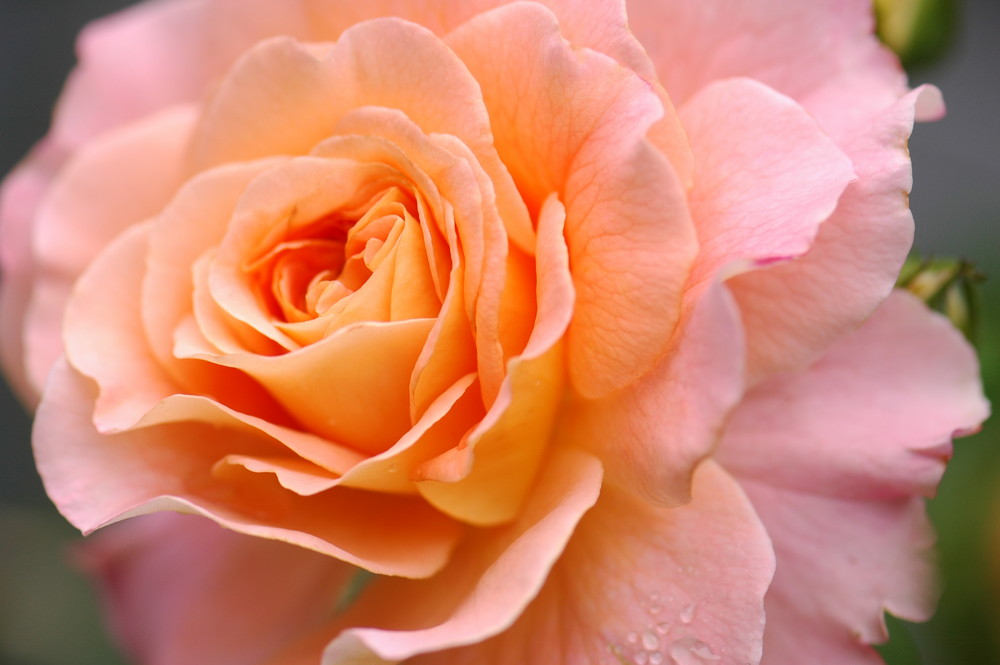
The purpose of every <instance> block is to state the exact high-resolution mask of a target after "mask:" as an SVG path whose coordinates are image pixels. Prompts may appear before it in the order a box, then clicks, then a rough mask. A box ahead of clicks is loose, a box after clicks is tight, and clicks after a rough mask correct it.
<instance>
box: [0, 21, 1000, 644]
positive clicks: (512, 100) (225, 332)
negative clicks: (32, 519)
mask: <svg viewBox="0 0 1000 665" xmlns="http://www.w3.org/2000/svg"><path fill="white" fill-rule="evenodd" d="M493 4H501V5H503V6H500V7H493V6H492V5H493ZM252 9H253V11H249V10H248V9H247V4H246V3H238V4H237V3H228V2H207V1H205V2H202V1H195V2H186V3H181V2H174V3H161V4H158V5H149V6H143V7H140V8H137V9H136V10H133V12H131V13H130V14H125V15H123V16H122V17H120V18H117V19H111V21H110V22H108V23H105V24H103V25H100V26H98V27H95V28H94V29H92V31H91V32H90V34H89V35H87V36H86V37H85V38H84V42H83V48H82V51H83V62H82V64H81V67H80V69H78V71H77V73H76V74H75V75H74V79H73V80H72V81H71V84H70V86H69V88H68V90H67V93H66V96H65V98H64V101H63V102H62V106H61V109H60V114H59V116H58V117H57V120H56V125H55V127H54V129H53V134H52V136H51V137H50V139H49V140H48V143H47V144H45V145H43V147H42V148H41V149H40V152H39V154H38V155H36V156H35V157H34V158H33V159H30V160H29V161H28V162H27V163H26V165H25V166H24V167H23V168H22V170H21V171H20V172H19V173H18V174H15V175H14V176H12V178H11V180H10V181H8V184H7V185H6V189H5V198H4V208H5V212H4V217H3V220H4V221H3V231H4V234H5V243H4V246H5V247H11V248H17V247H19V246H23V245H24V244H25V243H26V242H27V240H26V238H27V237H28V236H29V235H33V236H34V240H33V244H34V250H33V251H34V253H33V254H32V253H28V252H25V251H23V250H22V251H9V252H8V256H5V258H4V268H5V275H6V277H5V282H4V285H5V289H6V290H7V294H5V297H4V300H3V302H4V303H5V307H6V308H7V311H8V313H7V316H8V318H7V319H6V320H7V321H10V320H12V319H13V320H15V321H20V320H21V319H22V317H23V319H24V331H25V333H24V340H25V343H26V344H25V346H26V351H27V353H26V361H27V370H26V371H25V372H24V373H23V376H24V377H25V379H24V381H23V382H22V385H24V386H25V388H24V391H25V392H26V393H27V394H28V395H29V397H30V395H31V393H32V391H33V390H37V389H38V386H40V385H41V381H42V378H41V377H42V376H43V375H44V374H46V373H48V374H49V378H48V383H47V384H46V387H45V391H44V395H43V398H42V404H41V406H40V408H39V411H38V415H37V424H36V431H35V445H36V451H37V456H38V461H39V468H40V471H41V472H42V475H43V478H44V479H45V482H46V486H47V488H48V490H49V492H50V494H51V496H52V497H53V499H54V501H55V502H56V503H57V505H58V506H59V507H60V509H61V510H62V511H63V512H64V514H66V515H67V517H69V518H70V520H71V521H73V522H74V523H75V524H77V525H78V526H80V527H81V528H84V529H86V530H90V529H93V528H96V527H98V526H100V525H102V524H105V523H107V522H109V521H112V520H115V519H120V518H121V517H124V516H128V515H134V514H138V513H143V512H150V511H153V510H158V509H163V508H173V509H180V510H184V511H190V512H197V513H200V514H202V515H207V516H209V517H211V518H213V519H214V520H216V521H218V522H220V523H222V524H223V525H225V526H228V527H229V528H230V529H231V530H233V531H237V532H241V533H242V534H247V535H250V536H263V537H265V538H268V539H274V540H283V541H288V542H291V543H294V544H296V545H300V546H303V547H305V548H307V549H312V550H315V551H316V552H319V554H311V553H309V552H306V551H304V550H302V549H299V548H293V547H289V546H284V545H280V544H275V543H272V542H268V541H262V540H260V539H255V538H248V537H246V535H235V534H230V533H218V532H211V531H205V528H206V527H205V526H204V525H203V524H200V523H194V524H192V523H191V522H190V521H189V519H184V518H168V519H165V520H155V521H152V522H147V523H146V524H141V523H140V525H139V526H138V527H134V528H132V529H128V530H125V531H119V532H118V533H117V534H111V535H109V536H108V537H106V539H105V540H104V541H103V542H102V541H98V543H97V545H95V546H94V548H93V552H92V554H93V561H92V564H93V565H94V566H95V567H96V568H98V569H99V570H101V571H103V572H105V573H107V574H108V578H107V579H108V580H109V587H108V588H109V594H110V598H111V599H112V601H113V602H112V614H113V615H114V616H117V617H118V623H119V627H120V630H121V631H122V632H123V634H124V639H125V641H126V643H128V644H130V645H131V647H132V648H133V649H134V650H135V651H136V652H137V653H139V654H141V656H142V658H143V659H144V660H149V661H150V662H234V663H235V662H261V661H263V660H266V659H267V658H273V661H274V662H290V659H291V658H293V654H294V655H301V656H303V657H305V658H307V659H309V660H307V661H306V662H316V661H318V660H319V659H320V654H321V653H325V661H326V662H331V663H333V662H362V661H363V662H376V660H377V661H378V662H382V660H378V659H383V660H390V661H395V660H401V659H406V658H410V657H411V656H413V657H418V658H422V659H424V660H428V661H430V660H435V659H436V660H439V661H442V662H467V661H471V662H505V659H507V660H509V659H510V658H511V657H513V656H511V655H510V654H517V656H516V658H517V660H518V662H525V661H527V662H532V660H531V659H534V662H539V663H553V662H566V663H577V662H598V661H600V660H601V659H605V660H607V659H611V660H612V662H613V660H614V659H617V660H618V661H623V660H624V661H625V662H628V661H629V660H632V661H633V662H640V661H641V660H646V661H648V662H665V661H666V659H667V658H668V657H669V658H673V659H674V660H675V661H677V662H684V660H685V659H687V660H691V659H693V658H699V659H702V660H707V661H720V662H733V663H735V662H757V661H758V660H759V659H760V655H761V648H762V640H763V645H764V658H765V660H766V661H767V662H772V663H782V662H786V661H788V662H799V661H800V660H801V658H802V652H803V650H804V649H807V648H808V649H812V651H811V652H809V654H810V657H813V658H814V659H817V658H819V659H821V658H828V659H830V660H832V661H833V662H854V661H857V662H865V661H864V659H866V658H869V659H870V657H871V656H870V652H869V651H868V650H867V647H864V646H863V644H862V642H872V641H877V640H878V639H880V638H882V637H884V632H883V629H882V627H881V611H882V609H883V607H886V608H888V609H891V610H892V611H894V612H896V613H898V614H901V615H903V616H909V617H912V618H917V617H919V616H922V615H924V614H925V613H926V611H927V597H926V593H923V592H922V591H921V581H922V580H924V579H926V577H927V574H926V573H927V571H926V570H925V567H926V565H925V562H924V560H923V556H924V550H925V548H926V526H925V525H924V523H923V521H922V520H923V518H922V512H921V509H920V501H919V499H916V498H914V497H916V496H918V495H919V494H922V493H927V492H929V491H931V489H932V488H933V486H934V485H935V484H936V481H937V478H938V476H939V474H940V471H941V467H942V463H941V461H942V458H943V457H944V456H945V455H946V452H947V448H946V444H947V441H948V439H949V438H950V435H951V434H952V432H954V431H955V430H958V429H967V428H971V427H974V426H975V425H976V423H977V422H978V421H979V420H981V419H982V417H983V416H984V414H985V406H984V404H983V401H982V398H981V395H980V393H979V388H978V383H977V379H976V371H975V360H974V358H973V357H972V355H971V353H970V352H969V350H968V349H967V348H966V347H965V346H964V345H963V343H962V342H961V340H960V339H959V337H958V336H957V335H956V334H955V333H954V332H953V331H951V330H950V329H949V328H948V327H947V326H946V325H945V324H943V323H942V322H941V321H939V320H938V319H936V318H935V317H933V316H932V315H929V314H928V313H927V312H926V311H925V310H924V309H923V308H922V306H921V305H919V304H918V303H916V302H914V301H912V300H910V299H908V298H907V297H906V296H904V295H894V296H892V297H890V298H889V299H888V300H885V302H884V304H882V305H881V306H880V303H882V302H883V300H884V299H885V297H886V295H887V293H888V291H889V289H890V288H891V285H892V282H893V280H894V277H895V273H896V272H897V271H898V268H899V264H900V262H901V260H902V257H903V256H904V255H905V252H906V249H907V246H908V243H909V237H910V232H911V229H910V218H909V213H908V211H907V210H906V205H905V196H904V194H905V192H906V191H907V189H908V187H909V169H908V160H907V156H906V153H905V138H906V136H907V134H908V132H909V129H910V125H911V123H912V120H913V115H914V109H915V108H916V107H918V106H922V107H924V113H925V115H933V114H934V113H936V112H937V110H936V105H937V99H936V96H935V91H934V90H933V89H928V88H925V89H922V90H919V91H915V92H913V93H909V94H907V93H906V90H905V83H904V81H903V80H902V76H901V74H900V73H899V71H898V69H897V67H896V66H895V64H894V62H892V61H891V59H890V58H889V57H888V56H887V55H886V54H885V53H884V52H883V51H882V50H881V49H879V47H878V46H877V45H876V43H875V42H874V40H873V39H872V38H871V36H870V34H869V33H870V27H871V26H870V20H869V18H868V15H867V9H866V8H863V7H861V6H860V5H859V6H851V7H844V6H842V5H836V6H835V5H834V3H830V6H818V5H810V6H809V7H808V8H791V9H789V8H787V7H783V6H781V5H778V4H775V6H769V5H766V4H762V3H753V4H750V3H747V4H746V5H744V4H742V3H741V4H740V5H739V7H738V9H739V11H734V12H733V13H731V14H727V15H726V16H719V15H718V14H717V13H715V12H714V11H712V10H711V8H709V6H708V5H705V4H703V3H690V4H682V3H673V4H668V5H663V6H660V5H658V4H654V3H635V4H634V5H631V6H630V7H629V12H630V19H629V23H630V24H631V25H632V26H633V27H634V28H635V29H636V31H637V32H636V34H637V35H638V37H639V38H640V39H641V40H642V42H643V44H644V45H645V50H644V49H643V48H642V47H641V46H640V45H639V42H637V41H636V40H635V38H634V37H633V35H632V33H630V32H629V31H628V29H627V28H626V22H625V13H624V8H622V7H620V6H619V5H618V4H617V3H614V2H608V3H598V4H591V5H588V7H587V9H586V11H582V10H580V9H579V8H576V9H574V8H573V7H572V6H571V5H570V4H567V5H566V6H564V3H560V2H551V3H545V4H537V3H515V4H510V5H505V4H503V3H462V4H461V5H460V6H458V5H457V4H455V5H453V4H451V3H439V4H429V3H425V4H422V5H420V6H412V5H406V6H405V7H403V8H392V7H389V6H388V5H386V6H385V7H382V6H381V5H378V4H376V5H368V4H366V5H365V9H363V10H362V9H358V8H356V7H354V6H353V5H351V4H349V3H334V2H327V3H303V4H302V5H299V4H289V3H278V2H267V1H261V2H258V3H254V6H253V8H252ZM381 14H389V15H398V17H399V18H395V19H384V18H383V19H380V20H374V21H370V22H369V21H365V20H364V19H368V18H371V17H373V16H376V15H381ZM236 17H241V20H239V21H238V20H237V19H236ZM248 17H249V18H248ZM748 26H752V29H750V28H748ZM646 30H648V31H649V32H648V34H647V33H645V32H644V31H646ZM276 34H280V35H286V36H285V37H278V38H270V36H272V35H276ZM665 35H669V36H670V39H666V38H665ZM294 38H298V39H301V40H305V41H296V40H295V39H294ZM126 50H127V51H128V52H129V53H130V54H135V55H134V59H133V60H130V61H128V66H127V67H125V68H123V67H122V65H121V64H120V63H121V62H122V61H121V58H120V53H122V52H124V51H126ZM647 53H648V56H647ZM178 54H185V55H184V57H185V58H189V60H180V61H179V60H178V57H179V56H178ZM241 54H242V55H241ZM237 58H238V59H237ZM234 59H236V62H235V64H231V63H232V61H233V60H234ZM739 77H743V78H739ZM206 90H207V91H208V93H207V95H208V96H207V97H205V98H204V101H202V102H199V101H198V100H199V99H202V98H201V95H202V94H204V92H205V91H206ZM675 109H677V110H675ZM64 155H68V156H69V157H68V160H66V161H65V162H64V161H63V157H64ZM50 172H57V175H55V176H50V175H49V174H50ZM50 177H51V178H52V180H51V182H50V181H49V179H50ZM71 290H72V292H71ZM28 294H30V300H28V301H26V298H29V295H28ZM25 302H28V304H27V305H25ZM25 307H26V309H27V311H26V312H24V311H22V310H23V309H24V308H25ZM876 308H877V311H875V313H874V314H872V312H873V310H876ZM64 313H65V323H64V332H63V336H62V340H60V339H59V335H58V333H56V331H55V326H54V323H53V322H54V321H58V320H59V319H60V318H62V317H63V316H64ZM858 326H860V328H859V329H858V330H857V331H856V332H853V331H854V330H855V329H856V328H858ZM20 328H21V326H20V325H17V326H6V329H8V330H19V329H20ZM5 344H6V351H7V357H8V358H12V357H13V358H16V357H17V356H18V355H19V354H18V351H17V345H16V341H11V340H7V341H5ZM60 355H63V356H64V357H65V360H56V358H58V357H59V356H60ZM50 367H51V370H50V369H49V368H50ZM11 371H12V372H13V373H14V376H18V374H17V369H16V367H15V368H14V369H12V370H11ZM32 386H34V387H32ZM873 404H877V405H878V408H877V409H874V408H873V407H872V405H873ZM914 413H919V414H920V417H919V418H916V417H914ZM723 430H724V432H723ZM888 432H891V433H892V434H891V435H890V434H887V433H888ZM720 434H721V436H720ZM720 439H721V440H720ZM803 441H805V442H806V443H805V444H804V443H803ZM913 450H920V451H923V453H920V454H914V453H913V452H912V451H913ZM928 453H929V454H928ZM709 457H711V459H708V458H709ZM778 460H780V463H776V461H778ZM598 494H599V495H600V496H599V497H598ZM817 522H819V523H821V524H823V529H818V528H817V527H816V523H817ZM775 557H776V559H777V572H776V573H775V574H774V579H773V582H772V579H771V578H772V571H773V570H774V565H775ZM853 561H858V562H862V565H860V566H857V567H854V566H852V565H849V563H847V562H853ZM341 562H345V563H341ZM351 564H353V565H354V566H360V567H363V568H366V569H368V570H370V571H373V572H375V573H378V574H379V577H378V578H376V579H375V581H373V582H371V584H370V585H369V586H368V587H367V588H366V589H365V591H364V592H363V594H362V595H361V596H360V597H359V598H358V599H357V601H356V602H354V603H350V604H348V603H345V605H347V607H346V609H343V610H342V611H339V612H338V613H337V614H336V615H335V616H334V617H332V618H330V617H329V616H328V612H329V607H330V604H331V602H332V601H331V599H332V598H334V597H336V596H337V595H338V594H345V593H346V591H345V586H349V585H348V583H347V580H349V579H350V578H351V576H352V572H353V571H354V570H355V568H353V567H352V565H351ZM290 570H293V571H295V572H294V574H292V573H290V572H289V571H290ZM887 570H891V571H893V574H892V575H891V576H886V575H885V574H884V572H885V571H887ZM165 571H169V575H168V576H165V575H164V573H165ZM234 571H237V572H239V573H240V574H236V572H234ZM394 576H397V577H394ZM398 576H402V577H408V578H412V579H402V578H401V577H398ZM166 579H170V580H171V582H170V585H169V587H168V588H166V589H160V588H159V586H160V584H161V582H158V580H166ZM247 579H254V580H255V583H254V587H253V589H252V591H253V593H250V594H249V595H251V596H253V597H254V599H253V602H251V603H248V602H247V596H245V595H243V594H244V593H248V592H247V591H246V580H247ZM205 580H209V581H210V583H205ZM819 580H823V582H820V581H819ZM827 580H829V582H827ZM151 587H152V589H154V590H155V593H154V592H151V591H148V590H149V589H150V588H151ZM765 593H766V597H765ZM148 595H156V596H157V597H158V600H157V601H156V602H153V603H150V602H149V597H148ZM276 599H280V600H281V602H280V604H279V605H277V606H278V607H281V608H285V609H284V610H283V611H280V612H275V614H274V615H273V616H263V617H262V615H261V614H260V613H259V612H258V611H257V610H256V607H257V606H258V605H259V604H260V603H261V602H262V601H272V602H274V601H275V600H276ZM765 605H766V608H767V610H768V624H767V631H766V633H765V632H764V623H763V618H764V612H763V610H764V608H765ZM192 607H196V608H204V609H210V610H211V611H209V612H208V614H210V615H214V616H226V617H227V625H228V626H230V627H233V626H242V627H244V628H245V629H247V628H248V627H249V628H252V634H253V635H254V636H255V638H254V640H253V641H251V642H247V641H246V637H245V635H246V634H247V632H246V631H240V632H239V634H238V635H232V636H227V635H220V634H218V633H216V632H215V631H217V630H219V628H218V626H215V627H209V628H206V627H204V626H202V625H201V624H199V623H198V621H199V619H200V616H201V615H192V614H191V613H190V612H189V610H188V609H185V608H192ZM160 612H163V613H165V614H166V615H167V616H169V617H170V623H169V624H165V623H164V622H163V621H162V620H161V619H160V618H159V617H161V616H163V615H161V614H159V613H160ZM556 627H559V628H561V629H562V630H563V632H562V633H557V632H556ZM556 635H558V637H556ZM850 635H858V636H860V638H861V642H858V641H855V640H853V639H851V638H850V637H848V636H850ZM799 636H807V637H802V638H800V637H799ZM799 639H804V640H806V641H807V642H808V644H809V646H808V647H804V646H803V645H802V644H801V643H799V642H797V641H796V640H799ZM525 645H530V647H531V649H532V653H531V654H530V655H522V654H523V653H524V649H525V648H526V647H525ZM208 654H211V655H208ZM373 654H374V655H373ZM420 654H425V655H423V656H421V655H420ZM376 656H377V658H376ZM352 659H353V660H352Z"/></svg>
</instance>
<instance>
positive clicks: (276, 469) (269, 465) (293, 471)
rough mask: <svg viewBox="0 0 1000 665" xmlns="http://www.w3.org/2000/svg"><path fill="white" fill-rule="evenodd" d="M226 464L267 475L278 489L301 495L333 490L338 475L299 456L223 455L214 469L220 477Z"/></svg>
mask: <svg viewBox="0 0 1000 665" xmlns="http://www.w3.org/2000/svg"><path fill="white" fill-rule="evenodd" d="M227 465H232V466H241V467H243V468H244V469H246V470H247V471H251V472H253V473H271V474H274V476H275V478H276V479H277V481H278V484H280V485H281V486H282V487H284V488H285V489H287V490H291V491H292V492H295V493H296V494H300V495H302V496H312V495H314V494H319V493H320V492H325V491H326V490H328V489H330V488H332V487H336V485H337V481H338V480H339V476H337V475H336V474H333V473H330V472H329V471H326V470H324V469H322V468H320V467H318V466H316V465H315V464H311V463H310V462H307V461H306V460H304V459H302V458H300V457H274V456H256V455H226V456H225V457H223V458H222V459H221V460H219V461H218V462H216V465H215V468H216V469H218V470H220V473H222V474H224V469H223V467H225V466H227Z"/></svg>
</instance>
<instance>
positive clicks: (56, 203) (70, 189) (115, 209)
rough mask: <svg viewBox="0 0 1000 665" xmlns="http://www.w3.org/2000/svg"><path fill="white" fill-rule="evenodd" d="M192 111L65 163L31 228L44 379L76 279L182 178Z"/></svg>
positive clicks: (159, 119)
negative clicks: (112, 241) (109, 244)
mask: <svg viewBox="0 0 1000 665" xmlns="http://www.w3.org/2000/svg"><path fill="white" fill-rule="evenodd" d="M193 119H194V114H193V109H190V108H176V109H172V110H169V111H165V112H164V113H161V114H159V115H156V116H154V117H151V118H148V119H146V120H145V121H143V122H142V123H139V124H136V125H133V126H130V127H128V128H125V129H122V130H120V131H117V132H114V133H111V134H108V135H106V136H105V137H103V138H102V139H100V140H97V141H95V142H93V143H92V144H90V145H88V146H87V148H86V149H84V150H81V151H80V152H78V153H77V154H75V155H74V157H73V158H72V159H71V160H70V161H69V162H68V163H67V164H66V165H65V166H64V167H63V168H62V170H61V172H60V173H59V175H58V177H57V178H56V180H55V181H54V182H53V183H52V184H51V186H50V188H49V190H48V191H47V192H46V195H45V198H44V199H43V201H42V203H41V205H40V206H39V208H38V210H37V211H36V217H35V220H34V225H33V228H32V233H33V238H32V240H33V250H34V253H35V256H36V257H37V258H36V262H37V265H36V271H37V273H36V274H37V279H36V282H35V284H34V285H33V287H34V293H33V294H32V300H31V304H30V306H29V309H28V312H27V320H26V322H25V333H24V335H25V341H24V343H25V353H26V358H25V362H26V364H27V368H28V373H29V376H30V377H31V381H32V382H33V383H34V384H35V385H38V386H41V385H43V384H44V381H45V376H46V375H47V374H48V371H49V369H50V368H51V367H52V364H53V363H54V362H55V360H56V358H58V357H59V354H60V353H61V351H62V349H61V345H60V344H59V343H58V336H59V333H60V330H61V327H62V316H63V310H64V309H65V307H66V302H67V300H68V299H69V295H70V290H71V289H72V286H73V283H74V282H75V280H76V279H77V277H79V275H80V274H81V273H82V272H83V270H84V269H85V268H86V267H87V265H88V264H89V263H90V262H91V261H93V259H94V258H95V257H96V256H97V254H98V253H100V251H101V250H102V249H103V248H104V247H105V246H106V245H107V244H108V243H109V242H111V240H113V239H114V238H115V237H116V236H117V235H118V234H119V233H121V232H122V231H123V230H124V229H126V228H128V227H129V226H130V225H132V224H136V223H138V222H141V221H143V220H145V219H146V218H147V217H149V216H151V215H154V214H155V213H157V212H158V211H159V210H160V209H161V208H162V207H163V206H164V205H165V204H166V202H167V201H168V200H169V198H170V195H171V194H172V193H173V191H174V190H175V189H176V187H177V186H178V185H179V184H180V182H181V176H182V160H183V154H184V149H185V146H186V143H187V138H188V135H189V133H190V131H191V127H192V125H193Z"/></svg>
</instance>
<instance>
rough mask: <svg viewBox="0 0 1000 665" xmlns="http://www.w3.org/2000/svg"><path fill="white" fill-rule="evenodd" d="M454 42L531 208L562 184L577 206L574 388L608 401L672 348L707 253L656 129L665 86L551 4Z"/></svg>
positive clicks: (477, 27)
mask: <svg viewBox="0 0 1000 665" xmlns="http://www.w3.org/2000/svg"><path fill="white" fill-rule="evenodd" d="M448 42H449V44H450V45H451V46H452V48H454V49H455V51H456V52H457V53H458V54H459V55H460V56H461V57H462V59H463V60H464V61H465V63H466V64H467V65H468V66H469V69H470V70H471V71H472V73H473V74H474V75H475V77H476V79H477V80H478V81H479V82H480V84H481V85H482V90H483V98H484V99H485V101H486V105H487V107H488V108H489V111H490V117H491V118H492V121H493V130H494V134H495V137H496V144H497V149H498V151H499V152H500V155H501V157H502V158H503V160H504V163H505V164H507V166H508V168H510V170H511V173H512V175H513V177H514V180H515V181H516V182H517V183H518V186H519V188H520V189H521V191H522V193H523V195H524V196H525V198H526V200H527V203H528V205H529V208H531V209H533V210H535V211H538V210H540V208H541V206H542V204H543V203H544V201H545V199H546V198H547V197H548V196H549V194H550V193H553V192H554V193H557V195H558V196H559V198H560V200H561V201H563V202H564V203H565V206H566V219H567V222H566V235H567V238H568V244H569V252H570V262H571V264H572V265H573V277H574V286H575V288H576V292H577V297H578V299H577V311H576V313H575V315H574V319H573V323H572V325H571V327H570V332H569V359H570V361H569V372H570V377H571V379H572V383H573V386H574V388H576V389H577V390H579V391H581V392H582V393H583V394H584V395H585V396H588V397H596V396H600V395H602V394H607V393H608V392H611V391H612V390H614V389H616V388H620V387H622V386H623V385H625V384H627V383H628V382H630V381H631V380H634V379H635V378H637V377H638V376H640V375H642V374H644V373H645V372H646V371H647V370H648V369H649V368H650V366H651V365H652V363H653V362H654V361H655V359H656V358H658V357H659V356H660V355H661V353H662V351H663V348H664V345H665V344H666V341H667V339H668V338H669V335H670V332H671V331H672V330H673V327H674V325H675V324H676V322H677V317H678V314H679V309H680V298H681V288H682V286H683V283H684V280H685V278H686V277H687V273H688V270H689V267H690V265H691V261H692V259H693V257H694V254H695V251H696V243H695V238H694V233H693V229H692V227H691V223H690V219H689V217H688V214H687V209H686V203H685V199H684V192H683V190H682V188H681V185H680V182H679V180H678V177H677V175H676V174H675V173H674V171H673V168H672V167H671V165H670V163H669V162H668V161H667V159H666V158H665V157H664V156H663V155H662V154H661V153H660V152H659V151H658V150H657V149H655V148H654V147H653V146H652V145H651V144H650V143H649V142H648V141H647V140H646V139H645V136H646V133H647V131H648V130H649V128H650V127H651V126H652V125H653V124H654V123H655V122H657V121H658V120H659V119H660V118H661V117H662V116H663V106H662V104H661V102H660V100H659V99H658V97H657V94H656V93H655V91H654V90H653V89H651V87H650V85H649V84H648V83H647V82H645V81H643V80H642V79H641V78H639V77H638V76H637V75H636V74H634V73H633V72H630V71H628V70H626V69H624V68H623V67H621V65H620V64H619V63H617V62H615V61H614V60H612V59H611V58H609V57H607V56H604V55H602V54H600V53H597V52H594V51H588V50H586V49H576V50H574V49H573V48H571V47H570V46H569V45H568V44H566V43H565V41H564V40H563V39H562V37H561V36H560V34H559V26H558V24H557V23H556V19H555V17H554V16H553V15H552V14H551V13H550V12H549V11H548V10H546V9H545V8H543V7H541V6H539V5H534V4H529V3H518V4H513V5H509V6H506V7H502V8H500V9H497V10H494V11H491V12H489V13H486V14H483V15H480V16H478V17H476V18H475V19H473V20H471V21H469V22H468V23H466V24H464V25H463V26H462V27H461V28H459V29H457V30H456V31H454V32H453V33H451V34H450V35H449V37H448ZM512 90H516V91H518V94H516V95H515V94H511V93H510V91H512ZM570 109H571V110H572V113H569V110H570Z"/></svg>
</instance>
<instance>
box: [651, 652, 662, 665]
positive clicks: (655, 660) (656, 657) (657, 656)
mask: <svg viewBox="0 0 1000 665" xmlns="http://www.w3.org/2000/svg"><path fill="white" fill-rule="evenodd" d="M649 665H663V654H662V653H660V652H659V651H654V652H653V653H651V654H649Z"/></svg>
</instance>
